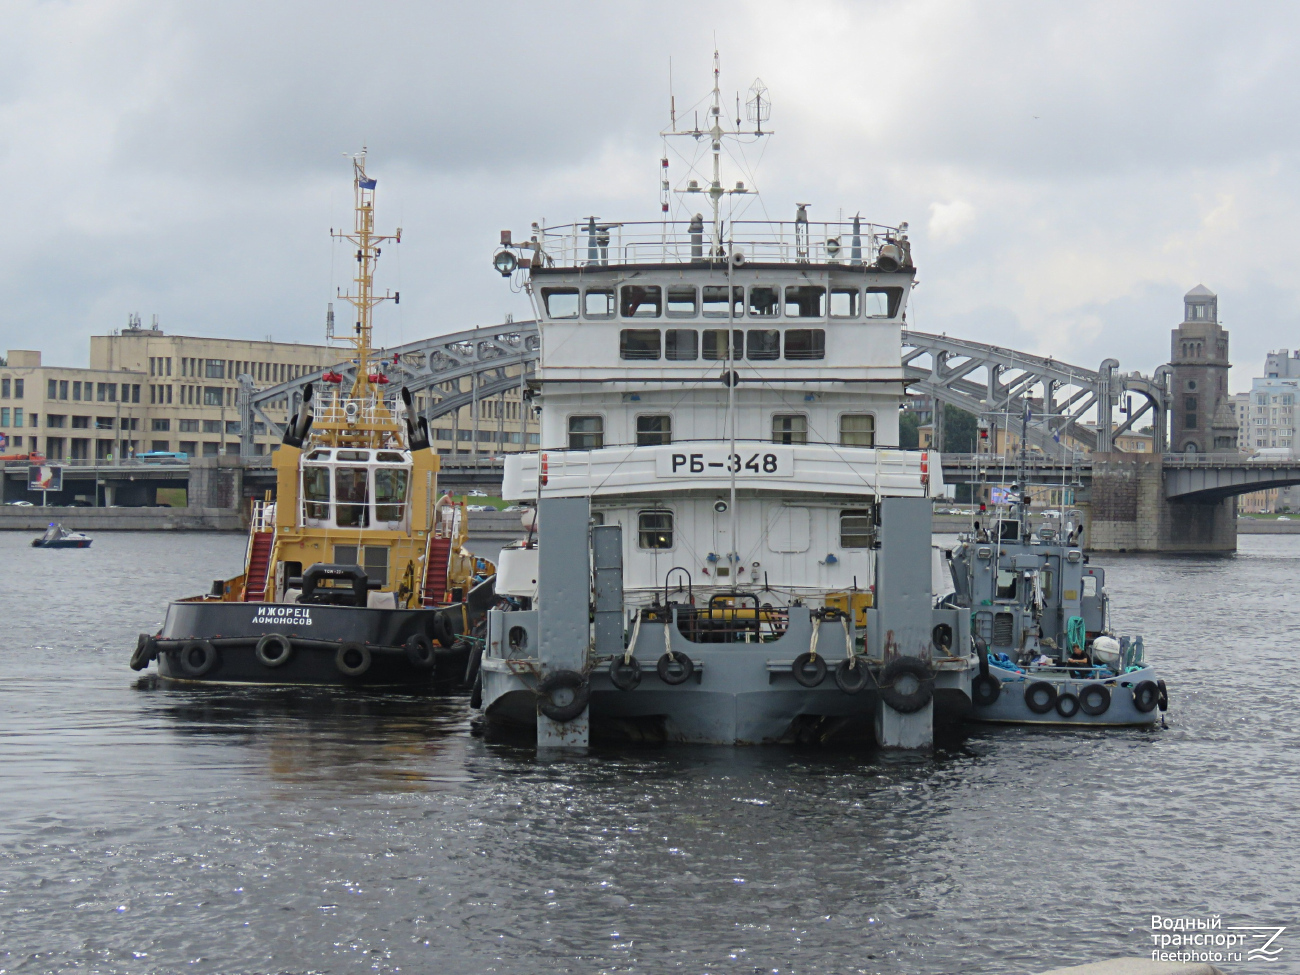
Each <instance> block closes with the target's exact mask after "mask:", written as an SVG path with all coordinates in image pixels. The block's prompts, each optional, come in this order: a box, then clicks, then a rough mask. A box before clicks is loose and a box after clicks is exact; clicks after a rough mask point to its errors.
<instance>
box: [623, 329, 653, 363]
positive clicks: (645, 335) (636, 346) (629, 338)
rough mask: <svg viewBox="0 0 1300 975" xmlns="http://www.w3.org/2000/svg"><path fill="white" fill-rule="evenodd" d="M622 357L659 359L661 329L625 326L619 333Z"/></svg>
mask: <svg viewBox="0 0 1300 975" xmlns="http://www.w3.org/2000/svg"><path fill="white" fill-rule="evenodd" d="M618 355H619V358H620V359H658V358H659V329H657V328H625V329H623V330H622V331H620V332H619V333H618Z"/></svg>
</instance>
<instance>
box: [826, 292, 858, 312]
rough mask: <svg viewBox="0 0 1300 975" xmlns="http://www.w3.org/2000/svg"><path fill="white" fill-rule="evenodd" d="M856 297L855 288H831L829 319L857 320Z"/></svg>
mask: <svg viewBox="0 0 1300 975" xmlns="http://www.w3.org/2000/svg"><path fill="white" fill-rule="evenodd" d="M858 297H859V296H858V289H857V288H831V318H857V317H858V304H859V302H858Z"/></svg>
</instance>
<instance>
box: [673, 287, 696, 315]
mask: <svg viewBox="0 0 1300 975" xmlns="http://www.w3.org/2000/svg"><path fill="white" fill-rule="evenodd" d="M699 310H700V303H699V292H698V291H696V290H695V289H694V288H693V287H690V286H685V285H675V286H673V287H670V288H669V289H668V317H669V318H694V317H695V316H696V315H697V314H699Z"/></svg>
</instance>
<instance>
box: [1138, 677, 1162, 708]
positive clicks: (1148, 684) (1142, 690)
mask: <svg viewBox="0 0 1300 975" xmlns="http://www.w3.org/2000/svg"><path fill="white" fill-rule="evenodd" d="M1159 702H1160V688H1159V687H1157V686H1156V682H1155V681H1153V680H1142V681H1138V683H1137V686H1136V687H1134V688H1133V706H1134V707H1135V708H1137V709H1138V710H1139V711H1141V712H1142V713H1143V714H1146V713H1147V712H1149V711H1152V710H1154V709H1155V706H1156V705H1157V704H1158V703H1159Z"/></svg>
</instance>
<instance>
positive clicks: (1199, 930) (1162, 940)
mask: <svg viewBox="0 0 1300 975" xmlns="http://www.w3.org/2000/svg"><path fill="white" fill-rule="evenodd" d="M1285 930H1286V925H1285V924H1224V923H1223V918H1222V917H1220V916H1219V915H1218V914H1211V915H1209V916H1208V917H1163V916H1162V915H1160V914H1152V915H1151V945H1152V948H1151V960H1152V961H1179V962H1216V961H1241V960H1242V959H1243V958H1244V959H1245V960H1246V961H1277V960H1278V959H1279V958H1280V957H1281V955H1282V950H1283V946H1282V942H1281V938H1282V932H1283V931H1285Z"/></svg>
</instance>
